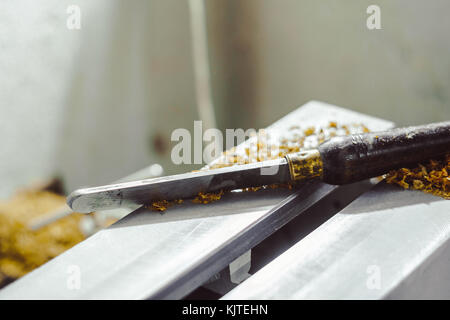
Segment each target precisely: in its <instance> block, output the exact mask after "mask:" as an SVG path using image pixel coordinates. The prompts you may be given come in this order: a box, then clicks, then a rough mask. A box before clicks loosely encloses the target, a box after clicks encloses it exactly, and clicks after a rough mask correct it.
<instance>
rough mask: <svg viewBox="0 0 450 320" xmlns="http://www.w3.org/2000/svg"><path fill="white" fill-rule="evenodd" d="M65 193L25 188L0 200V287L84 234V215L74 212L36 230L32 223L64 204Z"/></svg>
mask: <svg viewBox="0 0 450 320" xmlns="http://www.w3.org/2000/svg"><path fill="white" fill-rule="evenodd" d="M65 201H66V198H65V197H64V196H61V195H58V194H55V193H53V192H48V191H37V190H25V191H20V192H18V193H17V194H16V195H14V196H13V197H12V198H11V199H10V200H8V201H3V202H0V287H1V286H2V285H5V284H6V283H7V282H10V281H12V280H14V279H17V278H19V277H21V276H23V275H25V274H26V273H28V272H30V271H32V270H33V269H35V268H37V267H39V266H40V265H42V264H44V263H45V262H47V261H49V260H51V259H52V258H54V257H56V256H58V255H59V254H61V253H62V252H64V251H66V250H67V249H69V248H71V247H72V246H74V245H75V244H77V243H78V242H80V241H82V240H84V238H85V236H84V235H83V233H82V232H81V231H80V229H79V221H80V219H81V214H72V215H70V216H67V217H65V218H63V219H61V220H59V221H57V222H54V223H52V224H50V225H48V226H46V227H43V228H41V229H39V230H37V231H33V230H31V229H30V228H29V227H28V224H29V222H30V221H31V220H32V219H34V218H36V217H39V216H41V215H44V214H46V213H48V212H50V211H52V210H55V209H57V208H59V207H60V206H62V205H64V204H65Z"/></svg>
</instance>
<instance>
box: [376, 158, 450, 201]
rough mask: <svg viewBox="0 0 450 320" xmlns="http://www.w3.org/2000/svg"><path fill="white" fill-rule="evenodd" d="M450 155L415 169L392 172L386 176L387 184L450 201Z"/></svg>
mask: <svg viewBox="0 0 450 320" xmlns="http://www.w3.org/2000/svg"><path fill="white" fill-rule="evenodd" d="M449 172H450V154H447V156H446V157H445V158H444V159H441V160H430V161H429V162H428V163H427V164H425V165H422V164H419V165H418V166H417V167H415V168H401V169H398V170H392V171H390V172H389V173H388V174H386V175H385V179H386V182H387V183H390V184H395V185H398V186H400V187H402V188H404V189H412V190H420V191H423V192H426V193H430V194H433V195H435V196H439V197H442V198H444V199H447V200H450V177H449Z"/></svg>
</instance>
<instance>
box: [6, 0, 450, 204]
mask: <svg viewBox="0 0 450 320" xmlns="http://www.w3.org/2000/svg"><path fill="white" fill-rule="evenodd" d="M371 4H377V5H378V6H379V7H380V8H381V26H382V29H381V30H369V29H368V28H367V27H366V20H367V17H368V14H367V13H366V9H367V7H368V6H369V5H371ZM71 5H76V6H78V7H79V9H80V13H81V16H80V17H81V20H80V22H81V23H80V29H70V28H68V27H67V20H68V18H69V17H70V16H71V13H70V12H69V13H68V12H67V10H68V7H69V6H71ZM449 10H450V3H449V2H448V1H446V0H435V1H432V2H428V1H420V0H397V1H389V0H386V1H384V0H377V1H364V0H351V1H350V0H345V1H344V0H341V1H337V0H322V1H314V0H276V1H275V0H245V1H242V0H227V1H218V0H217V1H215V0H209V1H205V2H203V1H196V0H193V1H188V0H142V1H140V0H127V1H125V0H78V1H76V0H70V1H67V0H39V1H34V0H10V1H2V2H1V3H0V133H1V134H0V139H1V144H0V145H1V152H0V180H1V182H2V183H1V184H0V198H7V197H9V196H11V194H13V193H14V191H15V190H17V189H18V188H21V187H23V186H27V185H29V184H30V183H32V182H34V181H40V180H45V179H48V178H49V177H60V178H61V179H62V181H63V182H64V187H65V189H66V191H71V190H73V189H75V188H78V187H80V186H86V185H98V184H105V183H109V182H112V181H114V180H116V179H118V178H121V177H123V176H125V175H127V174H129V173H132V172H134V171H136V170H138V169H141V168H143V167H145V166H148V165H149V164H152V163H158V164H161V165H162V166H163V168H164V172H165V173H167V174H171V173H175V172H180V171H184V170H186V169H188V170H190V169H192V168H185V167H182V166H175V165H173V164H172V162H171V161H170V152H171V148H172V146H173V144H174V143H172V142H171V141H170V135H171V133H172V131H173V130H174V129H175V128H187V129H189V130H191V131H192V129H193V121H194V120H198V119H202V120H204V121H205V123H207V124H208V125H210V126H213V125H215V126H217V127H219V128H221V129H224V128H244V129H246V128H256V129H257V128H262V127H265V126H267V125H268V124H270V123H272V122H273V121H275V120H277V119H278V118H280V117H282V116H284V115H285V114H287V113H288V112H290V111H292V110H294V109H296V108H297V107H298V106H300V105H302V104H304V103H306V102H307V101H309V100H313V99H314V100H321V101H325V102H328V103H332V104H335V105H339V106H342V107H346V108H350V109H353V110H356V111H360V112H364V113H367V114H370V115H374V116H378V117H382V118H386V119H389V120H393V121H395V122H396V123H397V124H398V125H408V124H419V123H425V122H431V121H440V120H448V119H450V104H449V102H450V90H449V89H450V59H449V56H450V42H449V41H448V34H449V31H450V19H448V12H449ZM205 53H206V55H205ZM205 57H206V58H205ZM205 84H206V85H205ZM199 86H200V90H199ZM202 97H203V98H202ZM202 99H203V100H202Z"/></svg>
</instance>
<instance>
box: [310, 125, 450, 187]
mask: <svg viewBox="0 0 450 320" xmlns="http://www.w3.org/2000/svg"><path fill="white" fill-rule="evenodd" d="M319 152H320V157H321V158H322V162H323V181H324V182H327V183H330V184H345V183H351V182H355V181H360V180H363V179H367V178H370V177H376V176H379V175H382V174H384V173H386V172H388V171H389V170H392V169H397V168H401V167H408V166H411V165H416V164H417V163H420V162H425V161H427V160H428V159H432V158H436V157H440V156H442V155H444V154H446V153H450V121H447V122H441V123H433V124H428V125H423V126H416V127H408V128H398V129H393V130H389V131H384V132H378V133H376V132H375V133H366V134H358V135H350V136H344V137H335V138H332V139H330V140H328V141H326V142H324V143H323V144H321V145H320V146H319Z"/></svg>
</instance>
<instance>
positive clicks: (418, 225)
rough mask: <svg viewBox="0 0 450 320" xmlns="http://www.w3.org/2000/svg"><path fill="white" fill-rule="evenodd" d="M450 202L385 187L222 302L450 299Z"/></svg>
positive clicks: (418, 193) (356, 203)
mask: <svg viewBox="0 0 450 320" xmlns="http://www.w3.org/2000/svg"><path fill="white" fill-rule="evenodd" d="M449 263H450V201H448V200H444V199H441V198H439V197H436V196H432V195H428V194H425V193H421V192H418V191H405V190H403V189H400V188H398V187H395V186H391V185H387V184H385V183H384V182H383V183H380V184H378V185H377V186H375V187H374V188H373V190H371V191H370V192H367V193H365V194H364V195H362V196H361V197H359V198H358V199H357V200H355V201H354V202H353V203H351V204H350V205H349V206H348V207H347V208H345V209H344V210H342V211H341V212H340V213H338V214H336V215H335V216H334V217H332V218H331V219H329V220H328V221H327V222H326V223H325V224H323V225H322V226H320V227H319V228H317V229H316V230H315V231H313V232H312V233H311V234H309V235H308V236H307V237H305V238H304V239H302V240H301V241H300V242H298V243H297V244H296V245H294V246H293V247H292V248H290V249H289V250H287V251H286V252H284V253H283V254H282V255H280V256H279V257H278V258H276V259H275V260H273V261H272V262H270V263H269V264H268V265H266V266H265V267H264V268H262V269H261V270H260V271H259V272H257V273H255V274H254V275H253V276H252V277H251V278H249V279H248V280H246V281H245V282H244V283H242V284H241V285H240V286H238V287H237V288H235V289H234V290H232V291H231V292H230V293H228V294H227V295H225V296H224V297H223V298H224V299H383V298H388V299H389V298H391V299H401V298H410V299H416V298H422V299H430V298H441V299H442V298H446V299H448V298H450V272H449V269H448V265H449Z"/></svg>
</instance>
